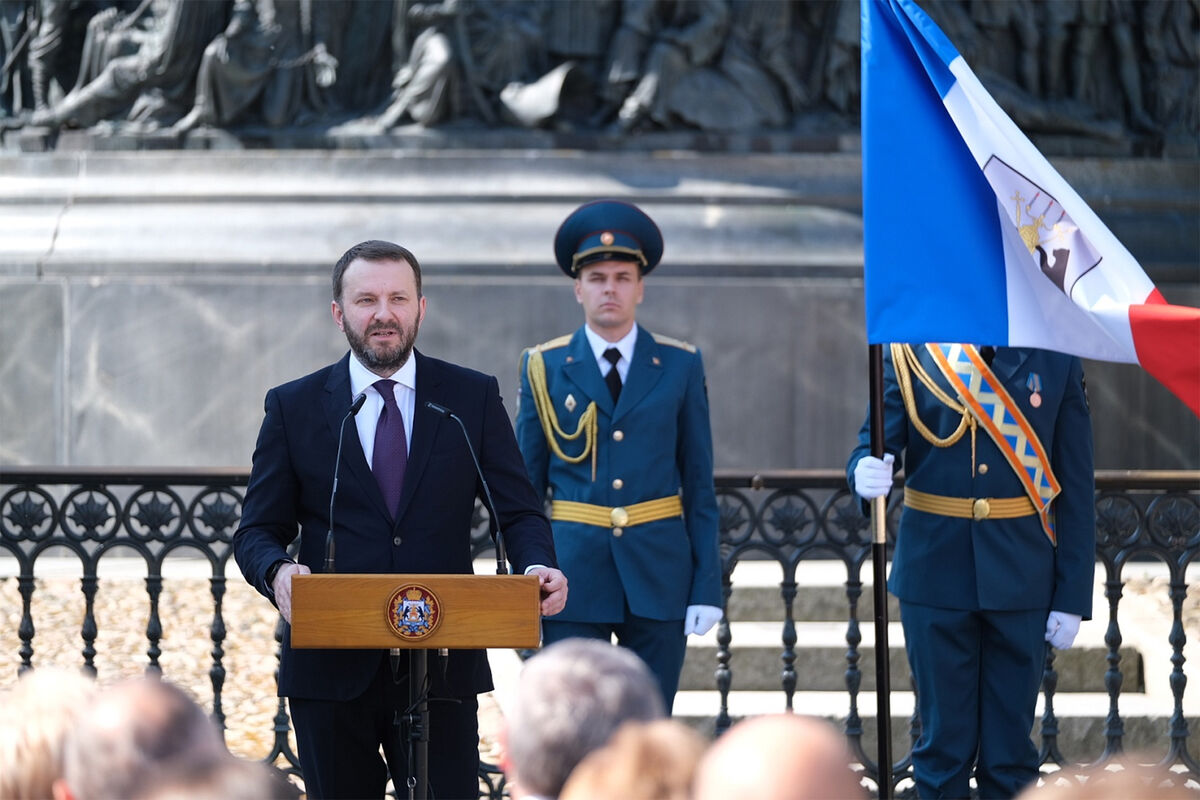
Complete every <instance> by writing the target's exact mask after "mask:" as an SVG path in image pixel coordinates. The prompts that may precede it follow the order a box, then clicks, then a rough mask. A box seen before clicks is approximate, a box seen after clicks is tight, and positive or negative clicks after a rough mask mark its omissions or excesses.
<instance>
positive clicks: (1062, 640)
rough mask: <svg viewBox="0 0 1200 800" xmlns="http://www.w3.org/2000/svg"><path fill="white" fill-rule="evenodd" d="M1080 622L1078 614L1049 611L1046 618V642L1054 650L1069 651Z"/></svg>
mask: <svg viewBox="0 0 1200 800" xmlns="http://www.w3.org/2000/svg"><path fill="white" fill-rule="evenodd" d="M1082 621H1083V617H1081V616H1079V615H1078V614H1068V613H1067V612H1065V611H1051V612H1050V616H1048V617H1046V641H1047V642H1049V643H1050V646H1051V647H1053V648H1054V649H1055V650H1069V649H1070V648H1071V644H1072V643H1074V641H1075V634H1077V633H1079V623H1080V622H1082Z"/></svg>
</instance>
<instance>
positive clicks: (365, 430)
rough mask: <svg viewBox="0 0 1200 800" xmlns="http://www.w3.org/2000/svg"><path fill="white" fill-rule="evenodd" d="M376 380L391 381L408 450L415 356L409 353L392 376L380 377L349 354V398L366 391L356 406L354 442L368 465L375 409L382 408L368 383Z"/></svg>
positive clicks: (414, 400) (380, 399) (372, 448)
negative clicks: (358, 443)
mask: <svg viewBox="0 0 1200 800" xmlns="http://www.w3.org/2000/svg"><path fill="white" fill-rule="evenodd" d="M378 380H390V381H392V382H393V383H394V384H395V387H394V389H393V391H394V393H395V395H396V405H397V406H399V407H400V415H401V416H402V417H404V442H405V446H406V447H407V450H408V452H412V429H413V413H414V412H415V411H416V406H417V357H416V356H415V355H410V356H409V357H408V361H405V362H404V366H402V367H401V368H400V369H399V370H397V371H396V373H395V374H394V375H392V377H390V378H380V377H379V376H378V375H376V374H375V373H374V372H371V370H369V369H367V368H366V367H364V366H363V365H362V362H361V361H359V360H358V358H357V357H355V356H354V355H353V354H351V358H350V399H351V400H353V399H354V398H355V397H358V395H359V392H366V394H367V399H366V402H364V403H363V407H362V408H361V409H359V411H358V416H356V417H355V418H354V422H355V424H356V425H357V426H358V441H359V442H360V443H361V444H362V450H363V455H364V456H366V457H367V463H368V464H371V463H372V462H371V458H372V456H374V455H375V426H376V425H378V424H379V412H380V411H382V410H383V396H382V395H381V394H379V390H378V389H376V388H375V387H374V386H373V385H372V384H374V383H375V381H378Z"/></svg>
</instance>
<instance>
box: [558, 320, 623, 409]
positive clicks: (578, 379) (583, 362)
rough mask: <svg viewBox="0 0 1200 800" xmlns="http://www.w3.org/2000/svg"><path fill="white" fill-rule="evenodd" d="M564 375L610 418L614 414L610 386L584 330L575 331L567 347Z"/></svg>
mask: <svg viewBox="0 0 1200 800" xmlns="http://www.w3.org/2000/svg"><path fill="white" fill-rule="evenodd" d="M563 375H565V376H566V378H567V379H568V380H570V381H571V382H572V383H574V384H575V385H576V386H578V387H579V390H580V392H582V394H583V395H584V396H585V397H587V398H588V399H589V400H594V401H596V406H597V407H599V408H600V410H601V411H604V412H605V413H607V414H608V415H609V416H612V413H613V401H612V395H611V394H609V391H608V385H607V384H605V383H604V377H603V376H601V374H600V366H599V365H598V364H597V363H596V356H595V354H594V353H593V352H592V347H591V345H590V344H588V338H587V334H585V333H584V332H583V328H580V329H579V330H577V331H575V335H574V336H572V337H571V343H570V344H569V345H567V354H566V356H564V361H563Z"/></svg>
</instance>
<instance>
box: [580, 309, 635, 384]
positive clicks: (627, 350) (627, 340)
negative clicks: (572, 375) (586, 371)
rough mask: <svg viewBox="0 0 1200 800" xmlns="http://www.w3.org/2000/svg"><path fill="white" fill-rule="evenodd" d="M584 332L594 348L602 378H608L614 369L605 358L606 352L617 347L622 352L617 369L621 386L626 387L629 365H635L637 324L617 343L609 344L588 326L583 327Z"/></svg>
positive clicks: (593, 351)
mask: <svg viewBox="0 0 1200 800" xmlns="http://www.w3.org/2000/svg"><path fill="white" fill-rule="evenodd" d="M583 332H584V334H585V335H586V336H587V340H588V344H590V345H591V346H592V353H593V354H594V355H595V356H596V365H597V366H598V367H600V374H601V375H602V376H607V375H608V371H609V370H610V369H614V367H613V365H612V363H611V362H609V360H608V359H607V358H605V357H604V351H605V350H607V349H608V348H610V347H615V348H617V350H619V351H621V360H620V361H618V362H617V364H616V367H615V369H616V370H617V374H618V375H620V376H621V385H622V386H624V385H625V376H626V375H628V374H629V365H630V364H632V363H633V346H634V345H635V344H637V335H638V326H637V323H636V322H635V323H633V327H632V328H630V329H629V333H627V334H625V335H624V336H622V337H621V338H620V340H618V341H615V342H609V341H606V340H605V339H603V338H601V336H600V334H598V333H596V332H595V331H594V330H592V329H591V328H589V327H588V326H587V325H584V326H583Z"/></svg>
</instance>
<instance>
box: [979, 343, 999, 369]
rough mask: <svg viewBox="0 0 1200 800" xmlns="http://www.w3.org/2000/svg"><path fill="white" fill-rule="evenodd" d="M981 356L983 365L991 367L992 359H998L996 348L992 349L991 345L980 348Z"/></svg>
mask: <svg viewBox="0 0 1200 800" xmlns="http://www.w3.org/2000/svg"><path fill="white" fill-rule="evenodd" d="M979 355H981V356H982V357H983V363H985V364H987V365H988V366H989V367H990V366H991V365H992V359H993V358H995V357H996V348H994V347H992V346H991V345H990V344H985V345H984V346H983V347H981V348H979Z"/></svg>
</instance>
